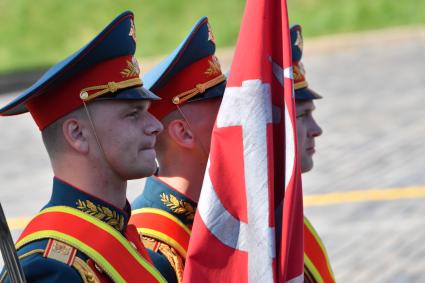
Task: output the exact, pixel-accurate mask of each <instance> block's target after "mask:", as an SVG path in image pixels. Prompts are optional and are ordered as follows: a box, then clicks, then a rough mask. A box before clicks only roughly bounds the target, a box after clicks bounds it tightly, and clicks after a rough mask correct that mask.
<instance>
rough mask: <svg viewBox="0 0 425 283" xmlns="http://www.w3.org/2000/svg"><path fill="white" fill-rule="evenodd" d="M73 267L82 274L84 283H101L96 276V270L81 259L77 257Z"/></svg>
mask: <svg viewBox="0 0 425 283" xmlns="http://www.w3.org/2000/svg"><path fill="white" fill-rule="evenodd" d="M72 267H74V268H75V269H76V270H77V271H78V273H80V276H81V279H83V282H84V283H100V280H99V278H98V277H97V276H96V273H95V272H94V270H93V269H92V268H91V267H90V266H89V265H88V264H87V263H86V262H85V261H84V260H82V259H81V258H79V257H76V258H75V259H74V264H73V265H72Z"/></svg>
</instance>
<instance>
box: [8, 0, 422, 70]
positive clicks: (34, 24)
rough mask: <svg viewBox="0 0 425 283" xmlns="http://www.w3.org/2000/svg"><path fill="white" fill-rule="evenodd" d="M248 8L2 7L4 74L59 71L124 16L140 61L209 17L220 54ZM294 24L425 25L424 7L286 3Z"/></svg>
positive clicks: (128, 1)
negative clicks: (128, 16)
mask: <svg viewBox="0 0 425 283" xmlns="http://www.w3.org/2000/svg"><path fill="white" fill-rule="evenodd" d="M244 3H245V1H244V0H201V1H194V0H140V1H134V0H121V1H107V0H84V1H75V0H74V1H72V0H60V1H52V0H37V1H31V0H1V1H0V19H1V21H2V24H1V25H0V72H5V71H10V70H15V69H26V68H32V67H39V66H48V65H51V64H54V63H56V62H58V61H60V60H62V59H64V58H65V57H66V56H67V55H69V54H71V53H72V52H74V51H76V50H78V49H79V48H80V47H82V46H83V45H84V44H86V43H87V42H88V41H89V40H90V39H91V38H93V37H94V36H95V35H96V34H97V33H98V32H99V31H100V30H101V29H102V28H103V27H104V26H105V25H106V24H107V23H109V21H110V20H112V19H113V18H114V17H115V16H116V15H118V14H119V13H121V12H123V11H124V10H132V11H134V12H135V15H136V20H135V23H136V29H137V39H138V50H137V55H138V56H139V57H141V58H146V57H149V56H157V55H163V54H167V53H169V52H170V51H171V50H173V49H174V48H175V47H176V45H177V44H178V43H179V42H180V41H181V40H182V39H183V38H184V37H185V35H186V34H187V33H188V31H189V29H190V28H191V27H192V26H193V25H194V24H195V23H196V22H197V21H198V20H199V19H200V18H201V17H202V16H208V17H209V19H210V22H211V25H212V27H213V30H214V32H215V34H216V38H217V44H218V46H219V47H225V46H232V45H234V44H235V42H236V39H237V34H238V32H239V25H240V21H241V18H242V14H243V9H244ZM288 5H289V14H290V20H291V22H292V23H300V24H302V25H303V27H304V34H305V35H307V36H315V35H321V34H328V33H337V32H350V31H356V30H364V29H370V28H381V27H387V26H394V25H406V24H418V23H422V24H423V23H425V13H424V11H425V1H423V0H404V1H396V0H342V1H341V0H320V1H318V0H288Z"/></svg>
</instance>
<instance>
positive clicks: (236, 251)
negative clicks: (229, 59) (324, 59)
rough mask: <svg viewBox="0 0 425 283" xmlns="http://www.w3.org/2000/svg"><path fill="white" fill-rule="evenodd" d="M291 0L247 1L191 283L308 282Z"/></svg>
mask: <svg viewBox="0 0 425 283" xmlns="http://www.w3.org/2000/svg"><path fill="white" fill-rule="evenodd" d="M291 64H292V62H291V50H290V38H289V26H288V15H287V6H286V1H285V0H247V4H246V8H245V15H244V18H243V21H242V25H241V30H240V34H239V38H238V43H237V46H236V51H235V55H234V58H233V63H232V67H231V70H230V76H229V79H228V83H227V88H226V91H225V93H224V97H223V101H222V104H221V107H220V110H219V113H218V116H217V121H216V124H215V126H214V130H213V134H212V141H211V152H210V157H209V162H208V165H207V169H206V173H205V178H204V183H203V187H202V192H201V197H200V201H199V204H198V211H197V214H196V217H195V222H194V225H193V230H192V237H191V240H190V244H189V250H188V256H187V259H186V267H185V273H184V281H185V282H291V283H295V282H303V206H302V189H301V177H300V168H299V165H298V161H297V159H296V158H295V157H296V156H297V151H296V134H295V124H294V121H295V113H294V111H295V110H294V109H295V107H294V100H293V95H292V94H293V86H292V68H291Z"/></svg>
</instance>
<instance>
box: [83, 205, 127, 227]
mask: <svg viewBox="0 0 425 283" xmlns="http://www.w3.org/2000/svg"><path fill="white" fill-rule="evenodd" d="M77 208H78V209H79V210H81V211H83V212H84V213H87V214H89V215H91V216H94V217H96V218H97V219H99V220H102V221H103V222H106V223H107V224H109V225H111V226H112V227H114V228H115V229H117V230H118V231H122V229H123V228H124V217H123V216H122V215H121V214H118V213H117V212H116V211H112V210H111V209H109V208H107V207H105V206H100V205H95V204H94V203H93V202H91V201H89V200H86V201H84V200H77Z"/></svg>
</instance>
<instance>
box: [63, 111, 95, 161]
mask: <svg viewBox="0 0 425 283" xmlns="http://www.w3.org/2000/svg"><path fill="white" fill-rule="evenodd" d="M62 132H63V136H64V138H65V140H66V142H67V144H68V146H69V147H71V148H72V149H73V150H75V151H78V152H80V153H82V154H87V153H88V151H89V141H88V139H87V127H86V125H85V123H84V122H83V121H82V120H81V119H78V118H69V119H66V120H65V121H64V122H63V124H62Z"/></svg>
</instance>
